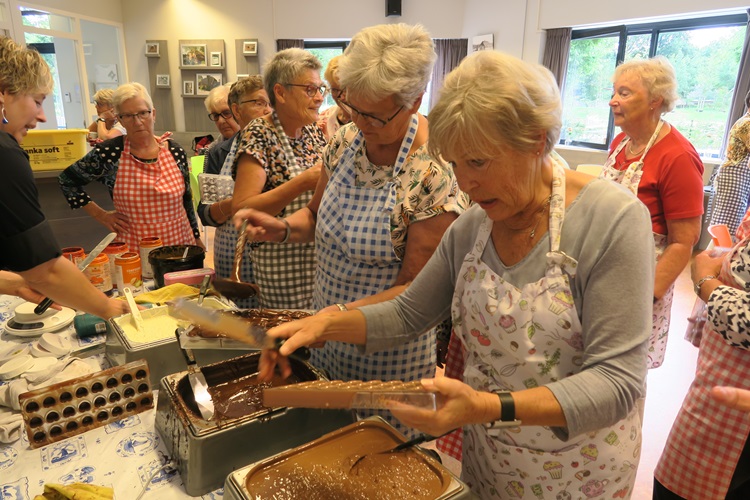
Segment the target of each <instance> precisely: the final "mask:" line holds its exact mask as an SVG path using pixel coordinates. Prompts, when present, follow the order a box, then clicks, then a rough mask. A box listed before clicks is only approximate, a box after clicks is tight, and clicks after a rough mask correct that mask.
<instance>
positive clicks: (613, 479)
mask: <svg viewBox="0 0 750 500" xmlns="http://www.w3.org/2000/svg"><path fill="white" fill-rule="evenodd" d="M553 172H554V177H553V182H552V193H553V196H552V199H551V200H552V201H551V203H550V214H549V242H550V251H549V253H548V254H547V266H546V271H545V275H544V277H543V278H542V279H540V280H539V281H537V282H535V283H528V284H526V285H523V286H522V287H521V288H518V287H516V286H515V285H513V284H512V283H509V282H507V281H505V280H504V279H503V278H502V277H501V276H500V275H498V274H496V273H495V272H494V271H493V270H492V269H491V268H490V267H488V266H487V265H486V264H485V263H484V262H483V261H482V254H483V252H484V250H485V247H486V246H487V245H488V244H491V241H492V239H491V231H492V224H493V223H492V220H491V219H489V218H488V217H487V218H486V219H485V221H484V222H483V223H482V226H481V228H480V230H479V233H478V235H477V239H476V242H475V244H474V248H473V250H472V251H471V252H470V253H469V254H468V255H467V257H466V259H465V260H464V262H463V265H462V266H461V270H460V271H459V274H458V280H457V283H456V292H455V294H454V296H453V305H452V312H451V314H452V316H453V328H454V331H455V333H456V336H457V337H458V338H459V339H460V341H461V343H462V345H463V351H464V353H465V355H464V371H463V380H464V382H465V383H467V384H468V385H470V386H471V387H472V388H474V389H476V390H479V391H498V390H509V391H518V390H523V389H527V388H532V387H538V386H542V385H545V384H548V383H551V382H553V381H555V380H560V379H562V378H565V377H567V376H568V375H569V374H571V373H577V372H579V371H580V369H581V363H582V355H583V341H582V337H581V330H582V328H581V323H580V320H579V318H578V313H577V311H576V308H575V304H574V303H573V296H572V294H571V290H570V284H569V278H568V274H570V275H571V276H574V275H575V268H576V266H577V262H576V261H575V260H573V259H572V258H570V257H569V256H567V255H565V254H564V253H563V252H561V251H560V250H559V246H560V231H561V229H562V226H563V220H564V217H565V173H564V170H563V169H562V168H559V167H557V166H555V168H554V170H553ZM490 251H492V250H490ZM463 446H464V453H463V464H462V465H463V469H462V470H463V472H462V478H463V479H464V480H465V481H466V482H467V484H468V485H469V486H470V487H471V489H472V492H474V493H475V494H477V495H479V497H480V498H484V499H488V498H525V499H535V500H536V499H539V498H557V499H570V498H591V497H597V496H602V498H618V497H621V498H628V497H629V496H630V493H631V491H632V487H633V483H634V482H635V474H636V464H637V463H638V459H639V457H640V448H641V418H640V415H639V411H638V409H637V408H634V409H633V410H632V411H631V412H630V414H629V415H628V416H627V417H626V418H625V419H623V420H621V421H620V422H618V423H617V424H615V425H613V426H611V427H606V428H603V429H599V430H598V431H594V432H590V433H588V434H585V435H582V436H578V437H576V438H574V439H572V440H570V441H568V442H563V441H560V439H559V438H557V437H556V436H555V435H554V433H553V432H552V431H551V430H550V429H549V428H548V427H542V426H528V427H516V428H505V429H500V430H488V429H486V428H485V427H484V426H483V425H470V426H466V427H464V444H463Z"/></svg>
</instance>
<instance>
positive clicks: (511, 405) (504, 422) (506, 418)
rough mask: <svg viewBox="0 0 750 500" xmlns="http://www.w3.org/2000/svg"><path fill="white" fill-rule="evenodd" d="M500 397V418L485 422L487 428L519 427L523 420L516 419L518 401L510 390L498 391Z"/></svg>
mask: <svg viewBox="0 0 750 500" xmlns="http://www.w3.org/2000/svg"><path fill="white" fill-rule="evenodd" d="M495 394H497V397H498V398H499V399H500V418H499V419H498V420H495V421H494V422H489V423H486V424H484V427H485V428H487V429H499V428H501V427H519V426H520V425H521V421H520V420H517V419H516V402H515V401H514V400H513V396H511V394H510V392H509V391H499V392H496V393H495Z"/></svg>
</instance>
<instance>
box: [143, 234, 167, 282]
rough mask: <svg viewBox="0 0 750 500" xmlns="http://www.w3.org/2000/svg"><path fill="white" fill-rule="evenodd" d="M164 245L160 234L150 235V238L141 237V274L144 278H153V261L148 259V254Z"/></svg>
mask: <svg viewBox="0 0 750 500" xmlns="http://www.w3.org/2000/svg"><path fill="white" fill-rule="evenodd" d="M161 246H162V242H161V238H160V237H159V236H149V237H148V238H141V241H140V243H139V245H138V247H139V250H140V255H141V275H142V276H143V279H147V278H153V277H154V273H153V270H152V269H151V263H150V262H149V260H148V254H149V253H151V250H155V249H157V248H160V247H161Z"/></svg>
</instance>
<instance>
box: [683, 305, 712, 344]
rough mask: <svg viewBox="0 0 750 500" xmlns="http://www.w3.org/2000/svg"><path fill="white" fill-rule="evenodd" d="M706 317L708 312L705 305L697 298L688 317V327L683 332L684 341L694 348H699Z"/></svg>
mask: <svg viewBox="0 0 750 500" xmlns="http://www.w3.org/2000/svg"><path fill="white" fill-rule="evenodd" d="M707 317H708V310H707V307H706V303H705V302H703V299H701V298H700V297H697V298H696V299H695V304H694V305H693V311H692V312H691V313H690V316H688V326H687V331H686V332H685V340H687V341H688V342H690V343H691V344H693V345H694V346H695V347H700V345H701V338H702V337H703V327H704V326H706V318H707Z"/></svg>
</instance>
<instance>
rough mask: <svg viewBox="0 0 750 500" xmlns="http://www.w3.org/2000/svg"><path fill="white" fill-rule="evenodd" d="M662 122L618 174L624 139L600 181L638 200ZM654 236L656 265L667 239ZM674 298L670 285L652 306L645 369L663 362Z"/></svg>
mask: <svg viewBox="0 0 750 500" xmlns="http://www.w3.org/2000/svg"><path fill="white" fill-rule="evenodd" d="M662 125H664V120H661V121H659V125H658V126H657V127H656V130H654V133H653V135H652V136H651V139H650V140H649V142H648V144H646V149H644V150H643V154H642V155H641V159H640V160H638V161H634V162H633V163H631V164H630V165H628V168H626V169H625V170H618V169H617V166H616V162H615V158H616V157H617V155H618V154H619V153H620V151H622V148H624V147H625V145H626V144H627V143H628V141H629V140H630V138H629V137H625V138H624V139H623V140H622V141H620V144H618V145H617V148H616V149H615V150H614V152H613V153H612V154H611V155H609V158H607V162H606V163H605V164H604V168H603V169H602V173H601V174H599V177H600V178H602V179H609V180H611V181H614V182H616V183H618V184H622V185H623V186H625V187H626V188H628V189H629V190H630V191H631V192H632V193H633V194H634V195H636V196H638V184H640V182H641V176H642V175H643V161H644V160H645V159H646V155H647V154H648V152H649V150H650V149H651V146H653V145H654V143H655V142H656V137H657V136H658V135H659V131H660V130H661V127H662ZM653 235H654V250H655V252H656V253H655V255H656V262H659V259H660V258H661V256H662V254H663V253H664V249H666V248H667V235H665V234H659V233H653ZM673 296H674V283H672V284H671V285H670V286H669V288H668V289H667V291H666V292H665V293H664V295H663V296H662V298H660V299H659V300H657V301H656V302H654V313H653V326H652V329H651V336H650V337H649V339H648V367H649V368H658V367H660V366H661V364H662V363H663V362H664V355H665V354H666V352H667V336H668V335H669V321H670V319H671V317H672V297H673Z"/></svg>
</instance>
